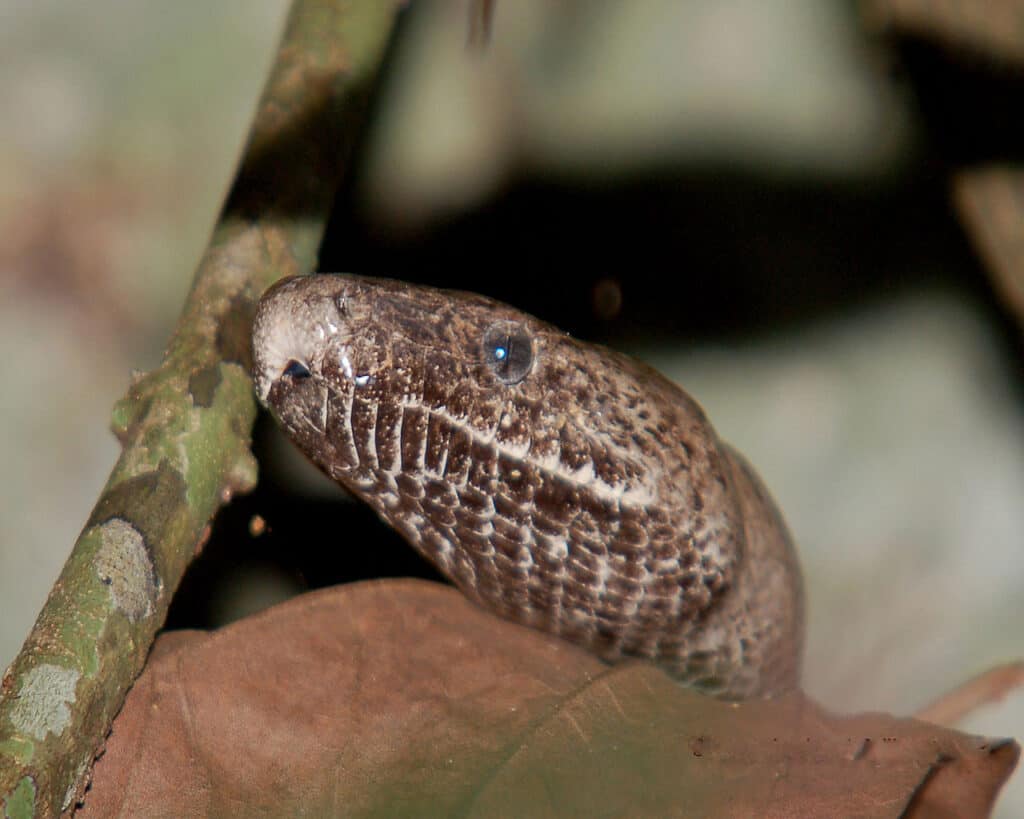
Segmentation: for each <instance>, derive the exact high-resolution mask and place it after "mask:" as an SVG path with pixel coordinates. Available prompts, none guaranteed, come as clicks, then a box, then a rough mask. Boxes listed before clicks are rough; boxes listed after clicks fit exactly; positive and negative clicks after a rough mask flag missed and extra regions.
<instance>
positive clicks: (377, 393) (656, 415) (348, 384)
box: [253, 275, 803, 698]
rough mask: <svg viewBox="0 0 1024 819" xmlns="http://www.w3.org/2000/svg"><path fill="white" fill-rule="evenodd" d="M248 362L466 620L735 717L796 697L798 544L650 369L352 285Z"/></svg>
mask: <svg viewBox="0 0 1024 819" xmlns="http://www.w3.org/2000/svg"><path fill="white" fill-rule="evenodd" d="M253 352H254V362H255V363H254V378H255V380H256V387H257V392H258V394H259V397H260V399H261V400H262V401H263V403H264V404H266V405H267V407H269V409H270V410H271V411H272V412H273V414H274V415H275V416H276V418H277V419H278V420H279V422H280V423H281V424H282V426H283V427H284V428H285V430H286V431H287V432H288V434H289V435H290V436H291V437H292V439H293V441H295V443H296V444H297V445H298V446H299V448H300V449H302V451H303V452H304V453H305V454H306V455H307V456H308V457H309V458H310V459H312V460H313V461H314V462H315V463H317V464H318V465H319V466H320V467H321V469H323V470H324V471H325V472H326V473H327V474H329V475H330V476H331V477H333V478H334V479H335V480H337V481H338V482H339V483H341V484H342V485H344V486H346V487H347V488H348V489H349V490H351V491H352V492H353V493H354V494H355V495H357V496H359V497H361V498H363V499H364V500H365V501H366V502H368V503H369V504H370V505H371V506H372V507H373V508H374V509H375V510H376V511H377V512H378V514H379V515H380V516H381V517H382V518H383V519H384V520H385V521H387V522H389V523H391V524H392V525H393V526H395V527H396V528H397V529H398V530H399V531H400V532H401V533H402V534H403V535H404V536H405V537H406V538H407V539H408V540H409V542H410V543H411V544H412V545H413V546H414V547H415V548H416V549H418V550H419V551H421V552H422V553H423V554H424V555H426V556H427V557H428V558H429V559H431V560H433V561H435V562H436V563H437V564H438V566H439V568H440V569H441V570H442V571H444V572H445V573H446V574H447V575H448V577H449V578H451V580H452V581H453V582H454V583H455V584H456V586H458V587H459V588H460V589H461V590H462V591H463V592H464V593H465V594H466V595H467V596H469V597H470V598H471V599H473V600H475V601H477V602H478V603H480V604H481V605H483V606H485V607H487V608H489V609H491V610H492V611H494V612H495V613H497V614H500V615H501V616H504V617H509V618H511V619H514V620H518V621H519V622H522V623H524V624H527V625H531V626H533V627H536V628H541V629H544V630H546V631H550V632H552V633H555V634H558V635H560V636H562V637H564V638H566V639H569V640H573V641H574V642H577V643H579V644H580V645H582V646H584V647H586V648H589V649H590V650H592V651H594V652H595V653H597V654H598V655H599V656H601V657H603V658H604V659H606V660H609V661H615V660H619V659H622V658H624V657H628V656H641V657H650V658H652V659H654V660H655V661H657V662H658V663H660V664H661V665H662V666H663V667H664V668H666V670H668V671H669V672H670V673H672V674H674V675H676V676H677V677H678V678H679V679H680V680H682V681H683V682H686V683H688V684H692V685H696V686H699V687H702V688H704V689H706V690H708V691H710V692H712V693H715V694H718V695H721V696H725V697H730V698H742V697H749V696H770V695H775V694H779V693H782V692H784V691H786V690H788V689H790V688H792V687H793V686H794V685H796V683H797V680H798V675H799V667H800V655H801V651H802V644H803V592H802V586H801V579H800V572H799V567H798V565H797V562H796V556H795V553H794V550H793V546H792V542H791V540H790V537H789V534H788V532H787V531H786V527H785V524H784V523H783V521H782V518H781V516H780V515H779V513H778V511H777V510H776V508H775V506H774V504H773V503H772V501H771V498H770V496H769V495H768V493H767V492H766V491H765V489H764V487H763V486H762V485H761V483H760V480H759V479H758V477H757V475H756V474H755V473H754V472H753V470H752V469H750V467H749V465H748V464H746V463H745V462H744V461H743V459H742V458H741V457H740V456H738V455H737V454H736V453H735V452H734V451H733V450H732V449H731V448H730V447H729V446H728V445H727V444H724V443H723V442H722V441H721V440H720V439H719V438H718V437H717V435H716V434H715V432H714V429H713V428H712V427H711V425H710V424H709V423H708V421H707V419H706V418H705V416H704V413H703V412H702V410H701V409H700V407H699V406H698V405H697V404H696V403H695V402H694V401H693V400H692V399H691V398H690V397H689V396H688V395H686V393H684V392H683V391H682V390H681V389H679V388H678V387H677V386H675V385H674V384H672V383H671V382H669V381H668V380H667V379H665V378H664V377H663V376H661V375H660V374H659V373H657V372H656V371H654V370H653V369H651V368H650V367H647V366H646V365H644V364H642V363H640V362H638V361H635V360H633V359H631V358H628V357H627V356H623V355H621V354H619V353H615V352H613V351H611V350H608V349H605V348H603V347H599V346H596V345H591V344H586V343H584V342H580V341H577V340H575V339H572V338H570V337H569V336H567V335H566V334H565V333H562V332H561V331H559V330H557V329H556V328H554V327H551V326H550V325H547V324H544V323H543V322H540V321H538V320H536V319H534V318H532V317H530V316H528V315H525V314H523V313H520V312H518V311H516V310H514V309H513V308H511V307H508V306H506V305H503V304H499V303H497V302H494V301H492V300H490V299H486V298H484V297H482V296H477V295H473V294H467V293H455V292H447V291H440V290H434V289H431V288H426V287H418V286H414V285H410V284H406V283H404V282H397V281H387V280H378V279H367V278H361V277H355V276H340V275H316V276H307V277H300V278H294V279H289V280H286V281H283V282H280V283H279V284H277V285H275V286H274V287H273V288H271V289H270V290H269V291H268V292H267V293H266V294H265V296H264V297H263V299H262V301H261V303H260V308H259V311H258V314H257V318H256V322H255V325H254V328H253Z"/></svg>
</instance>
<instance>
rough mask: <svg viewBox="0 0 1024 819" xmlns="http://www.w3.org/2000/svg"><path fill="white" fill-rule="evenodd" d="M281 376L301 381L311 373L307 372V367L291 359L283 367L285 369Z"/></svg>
mask: <svg viewBox="0 0 1024 819" xmlns="http://www.w3.org/2000/svg"><path fill="white" fill-rule="evenodd" d="M281 375H283V376H287V377H288V378H294V379H295V380H296V381H298V380H299V379H302V378H309V376H310V375H311V373H310V371H309V367H307V366H306V365H305V364H303V363H302V362H301V361H296V360H295V359H294V358H293V359H292V360H291V361H289V362H288V364H287V365H286V366H285V368H284V370H283V372H282V373H281Z"/></svg>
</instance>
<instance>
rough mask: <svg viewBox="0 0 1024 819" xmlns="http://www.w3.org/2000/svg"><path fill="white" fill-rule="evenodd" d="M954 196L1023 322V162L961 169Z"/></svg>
mask: <svg viewBox="0 0 1024 819" xmlns="http://www.w3.org/2000/svg"><path fill="white" fill-rule="evenodd" d="M953 197H954V201H955V202H956V205H957V208H958V209H959V211H960V216H961V219H962V220H963V222H964V225H965V226H966V227H967V231H968V233H970V235H971V239H972V240H973V241H974V244H975V246H976V247H977V248H978V252H979V253H980V254H981V256H982V258H983V259H984V261H985V266H986V268H987V269H988V271H989V275H991V277H992V281H993V283H994V284H995V287H996V292H998V293H999V295H1000V298H1001V299H1002V300H1003V302H1004V303H1005V304H1006V307H1007V308H1008V309H1009V310H1011V311H1012V312H1013V314H1014V315H1015V316H1016V317H1017V320H1018V321H1019V322H1020V323H1021V324H1022V325H1024V168H1021V167H1013V166H1006V167H1000V166H993V167H987V168H976V169H973V170H970V171H964V172H962V173H959V174H957V176H956V177H955V178H954V186H953Z"/></svg>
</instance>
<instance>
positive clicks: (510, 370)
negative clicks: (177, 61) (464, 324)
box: [484, 321, 533, 384]
mask: <svg viewBox="0 0 1024 819" xmlns="http://www.w3.org/2000/svg"><path fill="white" fill-rule="evenodd" d="M484 361H486V362H487V366H488V367H490V368H491V372H493V373H494V374H495V375H496V376H497V377H498V380H499V381H502V382H504V383H505V384H518V383H519V382H520V381H522V380H523V379H524V378H526V376H527V375H528V374H529V372H530V368H531V367H533V340H532V339H531V338H530V336H529V334H528V333H527V332H526V331H525V330H523V328H522V327H520V326H519V325H518V324H515V323H514V322H510V321H503V322H499V323H498V324H493V325H491V327H489V328H488V330H487V332H486V333H484Z"/></svg>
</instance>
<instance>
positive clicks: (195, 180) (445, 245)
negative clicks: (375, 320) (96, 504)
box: [0, 0, 1024, 817]
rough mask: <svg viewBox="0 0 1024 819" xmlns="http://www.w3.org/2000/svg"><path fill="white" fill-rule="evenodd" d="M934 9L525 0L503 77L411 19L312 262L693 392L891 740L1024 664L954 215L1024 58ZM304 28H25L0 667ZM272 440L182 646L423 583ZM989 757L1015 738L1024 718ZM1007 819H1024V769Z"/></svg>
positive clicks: (1011, 366) (499, 7) (996, 322)
mask: <svg viewBox="0 0 1024 819" xmlns="http://www.w3.org/2000/svg"><path fill="white" fill-rule="evenodd" d="M920 5H928V4H927V3H921V4H920ZM965 5H970V4H965ZM975 5H977V4H975ZM1011 5H1013V4H1012V3H1002V2H1000V3H991V4H989V5H988V8H989V9H991V10H995V9H997V8H1004V7H1005V8H1009V7H1010V6H1011ZM913 6H914V3H912V2H909V0H905V2H892V3H886V2H872V3H867V2H866V3H863V4H854V3H852V2H840V1H839V0H770V1H769V2H765V0H686V2H683V1H682V0H636V2H630V3H611V2H600V1H599V0H590V1H588V2H583V0H557V2H556V0H514V2H513V0H498V2H497V3H496V7H495V17H494V20H493V27H492V32H491V38H490V45H489V47H488V48H487V49H486V50H485V51H483V52H479V51H476V50H473V49H468V48H467V47H466V39H467V20H468V15H469V12H468V9H467V5H466V2H465V0H462V1H461V2H459V0H451V2H433V3H430V2H417V3H414V4H412V8H411V9H410V10H409V11H408V12H407V13H406V14H405V15H404V17H403V20H402V21H401V24H400V27H399V31H398V36H397V37H396V38H395V41H394V43H393V46H392V48H391V52H390V56H389V60H388V64H387V67H386V70H385V72H384V76H383V77H382V79H381V83H380V88H379V91H378V94H377V98H376V100H375V103H374V107H373V117H372V122H371V126H370V127H369V128H368V130H367V133H366V134H365V135H364V137H363V140H362V144H361V146H360V148H359V152H358V156H359V166H358V167H359V171H358V173H357V174H356V175H355V177H354V178H353V179H351V180H350V181H349V182H348V183H347V184H346V186H345V188H344V189H343V190H342V191H340V192H339V195H338V198H337V201H336V203H335V208H334V211H333V215H332V220H331V224H330V226H329V230H328V235H327V237H326V239H325V242H324V245H323V248H322V253H321V268H322V269H325V270H350V271H358V272H367V273H377V274H381V275H395V276H399V277H402V278H408V279H414V280H418V281H423V282H428V283H432V284H437V285H441V286H456V287H462V288H466V289H472V290H477V291H481V292H486V293H489V294H491V295H494V296H496V297H498V298H501V299H503V300H506V301H509V302H512V303H514V304H516V305H517V306H518V307H521V308H523V309H525V310H528V311H530V312H533V313H535V314H537V315H539V316H541V317H542V318H544V319H546V320H549V321H552V322H554V323H556V324H558V325H560V326H562V327H564V328H565V329H567V330H570V331H571V332H573V333H574V334H576V335H579V336H581V337H585V338H589V339H592V340H597V341H601V342H603V343H607V344H611V345H612V346H615V347H618V348H620V349H625V350H628V351H630V352H633V353H634V354H636V355H639V356H641V357H643V358H645V359H647V360H649V361H650V362H652V363H653V364H655V365H656V366H657V367H659V368H660V369H662V370H664V371H665V372H666V373H667V374H669V375H670V376H671V377H672V378H674V379H676V380H677V381H678V382H679V383H680V384H682V385H683V386H684V387H685V388H686V389H687V390H688V391H689V392H690V393H691V394H692V395H694V396H695V397H696V398H697V400H698V401H699V402H700V403H701V404H703V406H704V407H705V408H706V409H707V411H708V413H709V415H710V417H711V419H712V420H713V422H714V423H715V425H716V427H717V428H718V430H719V432H720V433H721V434H722V436H723V437H725V438H727V439H728V440H730V441H731V442H733V443H734V444H736V445H737V446H738V447H739V448H740V449H741V450H742V451H744V452H745V453H746V454H747V456H748V457H749V458H750V459H751V461H752V462H753V463H754V464H756V466H757V468H758V470H759V471H760V472H761V474H762V476H763V477H764V479H765V481H766V482H767V483H768V485H769V486H770V487H771V488H772V491H773V493H774V494H775V496H776V499H777V500H778V502H779V504H780V505H781V507H782V508H783V510H784V511H785V514H786V517H787V519H788V520H789V523H790V525H791V528H792V529H793V531H794V534H795V535H796V539H797V541H798V543H799V545H800V549H801V555H802V559H803V563H804V567H805V572H806V576H807V587H808V597H809V637H808V650H807V663H806V687H807V689H808V691H809V692H810V693H811V694H812V695H813V696H815V697H816V698H818V699H819V700H821V701H822V702H823V703H824V704H826V705H828V706H831V707H833V708H835V709H837V710H854V709H871V710H889V711H894V712H896V713H901V714H906V713H910V712H911V711H913V710H914V709H916V708H919V707H920V706H922V705H924V704H926V703H927V702H928V701H930V700H931V699H933V698H934V697H936V696H938V695H940V694H941V693H943V692H944V691H947V690H948V689H950V688H952V687H954V686H955V685H957V684H958V683H960V682H962V681H963V680H965V679H966V678H968V677H970V676H972V675H974V674H976V673H978V672H980V671H982V670H984V669H986V668H988V667H990V666H992V665H995V664H998V663H1001V662H1006V661H1009V660H1013V659H1017V658H1020V657H1021V656H1022V655H1024V636H1022V635H1024V591H1022V590H1024V548H1022V547H1024V534H1022V533H1024V502H1022V499H1024V412H1022V407H1024V403H1022V398H1024V391H1022V387H1024V380H1022V378H1021V375H1022V371H1021V366H1020V362H1021V345H1020V335H1019V330H1018V325H1015V324H1014V317H1013V315H1012V310H1011V308H1009V307H1007V306H1005V305H1004V303H1003V302H1001V301H1000V299H999V298H998V296H997V295H996V291H995V290H994V289H993V287H992V285H991V280H990V278H989V276H988V275H987V273H986V269H985V267H984V265H983V263H982V261H981V258H980V257H979V255H978V253H977V252H976V249H975V246H974V245H972V243H971V240H970V239H969V238H968V236H967V235H966V233H965V231H964V229H963V227H962V226H961V224H960V222H959V221H958V215H957V212H956V210H955V209H954V204H953V203H954V199H953V186H952V183H951V178H952V176H951V175H952V174H955V173H956V172H958V171H960V170H962V169H965V168H971V167H974V166H976V165H979V164H983V163H990V162H1013V161H1017V162H1019V161H1020V160H1021V159H1022V154H1024V147H1022V146H1024V114H1022V113H1021V112H1022V111H1024V106H1022V105H1021V104H1020V100H1021V99H1022V96H1021V94H1022V92H1024V71H1022V69H1021V67H1020V66H1021V62H1020V61H1019V60H1020V54H1019V53H1018V52H1015V51H1014V48H1018V49H1020V48H1021V47H1020V44H1019V43H1016V44H1015V43H1014V42H1012V41H1010V42H1009V43H1007V42H1004V41H998V40H996V41H986V40H984V39H983V38H982V39H980V40H979V39H974V40H972V41H970V42H968V44H967V46H966V47H962V46H961V47H956V48H954V47H951V46H950V45H949V44H948V40H946V41H944V40H943V38H942V37H936V36H935V30H934V29H928V27H927V26H922V27H918V28H914V27H913V26H901V27H898V28H897V29H896V31H897V32H898V33H893V32H894V29H893V28H892V27H891V26H892V24H893V20H894V19H897V18H898V19H899V20H903V21H905V20H906V19H908V17H907V12H906V9H907V8H908V7H913ZM1018 6H1019V4H1018ZM286 7H287V3H286V2H285V0H245V2H243V1H242V0H206V2H198V1H197V0H180V2H178V3H174V4H166V3H159V2H156V0H135V2H133V3H130V4H129V3H124V2H119V0H93V2H91V3H90V4H88V5H87V6H86V5H79V4H68V3H61V2H57V0H36V1H35V2H28V1H27V0H0V66H2V70H0V111H3V117H2V120H0V121H2V127H0V349H2V350H3V353H4V354H3V356H2V357H0V376H2V381H0V383H2V384H3V387H2V389H0V428H2V430H3V433H2V435H0V463H2V468H0V480H2V491H0V667H4V666H6V664H7V663H8V662H9V661H10V659H11V658H13V656H14V654H15V653H16V652H17V650H18V648H19V647H20V645H21V642H22V640H23V639H24V637H25V636H26V634H27V632H28V630H29V628H30V627H31V624H32V622H33V620H34V618H35V615H36V613H37V612H38V610H39V608H40V606H41V605H42V603H43V601H44V599H45V597H46V594H47V592H48V590H49V588H50V586H51V585H52V583H53V581H54V579H55V578H56V576H57V574H58V572H59V570H60V567H61V566H62V564H63V561H64V559H65V558H66V556H67V553H68V551H69V549H70V547H71V544H72V543H73V541H74V538H75V536H76V535H77V533H78V531H79V530H80V528H81V526H82V524H83V523H84V521H85V519H86V517H87V515H88V512H89V510H90V509H91V507H92V504H93V501H94V500H95V498H96V497H97V495H98V493H99V490H100V488H101V486H102V485H103V483H104V482H105V479H106V476H107V473H108V471H109V469H110V467H111V466H112V464H113V462H114V460H115V458H116V456H117V452H118V448H117V445H116V442H115V440H114V438H113V436H112V435H111V434H110V433H109V431H108V429H107V427H108V419H109V412H110V408H111V406H112V405H113V402H114V401H115V400H116V399H117V398H118V397H119V396H120V395H122V394H123V393H124V391H125V389H126V388H127V385H128V379H129V375H130V372H131V370H132V369H134V368H138V369H147V368H150V367H152V366H154V365H155V364H156V363H157V362H158V361H159V358H160V355H161V351H162V346H163V344H164V342H165V340H166V339H167V338H168V336H169V333H170V330H171V328H172V326H173V323H174V321H175V318H176V315H177V312H178V310H179V308H180V305H181V304H182V301H183V299H184V296H185V293H186V290H187V288H188V285H189V282H190V280H191V276H192V272H193V269H194V266H195V263H196V262H197V261H198V258H199V256H200V254H201V252H202V250H203V248H204V244H205V242H206V239H207V237H208V234H209V231H210V229H211V228H212V225H213V223H214V220H215V218H216V215H217V211H218V209H219V206H220V204H221V200H222V198H223V196H224V193H225V191H226V189H227V186H228V184H229V182H230V179H231V177H232V174H233V170H234V163H235V161H236V159H237V157H238V153H239V151H240V149H241V146H242V144H243V142H244V138H245V134H246V130H247V126H248V122H249V119H250V117H251V116H252V113H253V110H254V106H255V103H256V100H257V97H258V94H259V91H260V89H261V86H262V83H263V79H264V76H265V73H266V70H267V68H268V67H269V64H270V60H271V59H272V56H273V50H274V47H275V44H276V40H277V37H278V34H279V33H280V28H281V25H282V23H283V20H284V14H285V12H286ZM893 9H902V11H901V12H900V13H901V14H903V15H904V16H903V17H899V15H896V18H894V17H893V14H895V12H893ZM910 17H911V18H912V14H911V15H910ZM964 19H967V18H964ZM908 31H909V33H907V32H908ZM914 32H917V33H914ZM1021 50H1024V49H1021ZM1017 224H1018V228H1019V230H1024V220H1021V221H1020V222H1018V223H1017ZM1018 241H1020V239H1019V238H1018ZM256 437H257V444H258V447H259V449H258V451H259V453H260V457H261V463H262V464H263V475H264V480H263V481H262V483H261V487H260V489H258V490H257V492H256V493H254V495H253V496H250V497H249V498H244V499H238V500H236V501H235V502H234V503H233V504H232V506H231V507H229V508H228V509H227V510H225V513H224V514H223V515H222V516H221V518H220V519H219V520H218V522H217V526H216V527H215V532H214V537H213V538H212V539H211V542H210V544H209V545H208V546H207V548H206V551H205V553H204V555H203V557H202V559H201V560H200V561H199V562H198V563H197V565H196V567H195V568H194V570H193V571H190V573H189V575H188V576H187V577H186V580H185V582H184V583H183V586H182V589H181V594H180V595H179V598H178V599H176V602H175V605H174V607H173V608H172V612H171V621H170V622H171V625H173V626H204V627H205V626H212V625H217V624H220V623H223V622H227V621H229V620H231V619H234V618H236V617H239V616H242V615H244V614H246V613H249V612H251V611H254V610H256V609H258V608H261V607H264V606H266V605H269V604H270V603H272V602H275V601H277V600H280V599H283V598H285V597H288V596H290V595H292V594H295V593H297V592H299V591H302V590H303V589H306V588H309V587H312V586H320V585H325V584H328V583H333V582H339V581H343V580H352V579H356V578H359V577H373V576H379V575H381V574H420V575H422V576H430V575H431V570H430V569H429V567H427V566H426V565H425V564H423V563H422V562H421V561H420V560H419V559H418V558H417V557H416V556H415V555H412V554H410V551H411V550H409V549H408V548H407V547H405V546H404V544H402V543H400V542H399V541H397V540H395V539H394V538H391V537H390V536H389V535H388V534H387V533H386V532H383V531H381V530H380V529H378V528H377V525H376V521H375V520H373V518H372V515H371V514H369V513H367V512H365V511H363V510H361V508H358V507H355V506H354V505H352V504H348V501H347V500H346V499H345V498H344V497H343V496H342V495H341V493H340V490H335V489H334V488H333V486H331V485H330V484H328V483H327V482H326V481H323V480H320V479H319V478H318V476H316V474H315V473H313V472H312V470H310V469H308V468H306V467H305V465H304V464H302V463H301V462H300V461H299V460H298V459H297V458H296V457H295V456H293V455H292V454H291V452H290V450H289V449H288V447H287V446H286V445H285V444H284V443H283V442H282V441H281V440H280V438H279V437H278V436H277V435H276V433H275V431H274V430H273V429H272V427H271V426H270V425H269V424H268V423H266V419H263V420H262V421H261V422H260V424H259V425H258V428H257V435H256ZM345 504H348V505H347V506H346V505H345ZM256 514H258V515H260V516H261V517H262V518H263V519H264V520H265V521H266V522H267V524H268V530H267V531H266V532H265V533H263V534H260V535H256V534H251V533H250V531H249V523H250V521H251V520H252V517H253V515H256ZM364 527H365V533H366V534H365V535H363V534H361V535H359V536H357V537H355V538H354V539H353V534H352V533H353V532H354V531H358V532H363V530H364ZM342 528H344V530H345V531H344V532H342V531H341V530H342ZM335 539H336V540H335ZM351 542H356V543H362V542H372V543H374V544H377V543H379V544H380V546H379V548H378V547H377V546H374V549H373V550H372V553H363V552H361V553H359V554H353V553H351V552H345V551H344V550H342V549H341V548H340V547H341V546H342V545H343V544H344V543H351ZM366 551H369V550H366ZM959 727H961V728H963V729H965V730H968V731H973V732H978V733H985V734H991V735H997V736H998V735H1015V736H1017V737H1018V738H1020V737H1022V736H1024V694H1020V693H1018V694H1017V695H1015V696H1014V697H1011V698H1009V699H1008V700H1007V701H1005V702H1004V703H1002V704H1000V705H998V706H991V707H987V708H985V709H983V710H981V711H979V712H978V713H977V714H976V715H974V716H972V717H971V718H970V719H969V720H967V721H966V722H965V723H964V724H963V725H961V726H959ZM999 815H1001V816H1005V817H1009V816H1021V815H1024V777H1022V776H1021V775H1020V774H1019V773H1018V775H1017V776H1016V777H1015V779H1014V780H1013V782H1011V784H1010V787H1009V789H1008V791H1007V792H1006V793H1005V794H1004V797H1003V799H1002V801H1001V802H1000V807H999Z"/></svg>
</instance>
